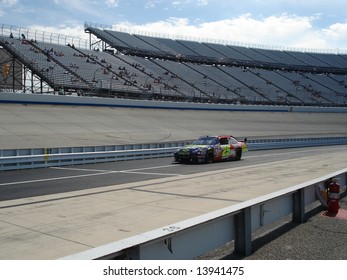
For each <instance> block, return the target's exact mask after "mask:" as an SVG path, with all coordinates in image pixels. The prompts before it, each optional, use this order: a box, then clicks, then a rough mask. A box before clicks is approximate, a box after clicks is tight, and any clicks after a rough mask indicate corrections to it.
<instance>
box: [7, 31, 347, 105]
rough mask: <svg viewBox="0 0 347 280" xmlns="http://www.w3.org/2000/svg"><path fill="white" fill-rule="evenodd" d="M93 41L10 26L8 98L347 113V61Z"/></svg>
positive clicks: (148, 40)
mask: <svg viewBox="0 0 347 280" xmlns="http://www.w3.org/2000/svg"><path fill="white" fill-rule="evenodd" d="M84 31H85V32H86V33H88V34H89V40H83V39H77V38H72V37H66V36H63V35H59V34H46V33H45V32H39V31H30V30H27V29H25V28H18V27H13V26H5V25H2V28H1V34H0V91H3V92H4V91H6V92H9V91H10V92H19V91H20V92H25V93H45V94H64V95H65V94H76V95H79V96H82V95H85V96H97V97H115V98H135V99H155V100H173V101H188V102H209V103H228V104H267V105H293V106H294V105H300V106H302V105H305V106H343V107H345V106H347V102H346V101H347V55H346V54H333V53H319V52H303V51H293V50H290V51H287V50H270V49H261V48H254V47H242V46H236V45H228V44H217V43H205V42H196V41H189V40H176V39H168V38H160V37H151V36H144V35H137V34H131V33H125V32H120V31H115V30H112V29H110V28H99V27H93V26H91V25H86V26H85V30H84Z"/></svg>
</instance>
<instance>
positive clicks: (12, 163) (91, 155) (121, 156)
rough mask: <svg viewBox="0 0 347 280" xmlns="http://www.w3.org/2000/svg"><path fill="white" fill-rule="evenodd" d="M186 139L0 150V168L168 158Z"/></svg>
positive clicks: (256, 146)
mask: <svg viewBox="0 0 347 280" xmlns="http://www.w3.org/2000/svg"><path fill="white" fill-rule="evenodd" d="M190 142H191V141H181V142H172V143H154V144H135V145H115V146H92V147H68V148H42V149H13V150H0V171H6V170H19V169H33V168H46V167H53V166H66V165H77V164H89V163H103V162H115V161H124V160H135V159H151V158H160V157H170V156H173V153H174V151H175V150H176V149H177V148H178V147H181V146H184V145H186V144H189V143H190ZM247 143H248V147H249V150H250V151H255V150H267V149H284V148H295V147H313V146H324V145H346V144H347V137H321V138H292V139H291V138H284V139H259V140H249V141H248V142H247Z"/></svg>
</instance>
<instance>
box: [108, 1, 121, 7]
mask: <svg viewBox="0 0 347 280" xmlns="http://www.w3.org/2000/svg"><path fill="white" fill-rule="evenodd" d="M105 4H106V5H107V6H108V7H118V5H119V0H106V1H105Z"/></svg>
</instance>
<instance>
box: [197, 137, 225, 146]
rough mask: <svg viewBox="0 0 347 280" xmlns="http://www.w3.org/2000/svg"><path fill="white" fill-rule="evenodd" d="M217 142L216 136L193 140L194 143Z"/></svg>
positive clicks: (209, 143)
mask: <svg viewBox="0 0 347 280" xmlns="http://www.w3.org/2000/svg"><path fill="white" fill-rule="evenodd" d="M218 143H219V142H218V138H217V137H203V138H199V139H197V140H195V141H194V142H193V144H194V145H216V144H218Z"/></svg>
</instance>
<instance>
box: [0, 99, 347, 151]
mask: <svg viewBox="0 0 347 280" xmlns="http://www.w3.org/2000/svg"><path fill="white" fill-rule="evenodd" d="M225 133H228V134H232V135H234V136H236V137H249V138H264V137H286V136H294V137H304V136H317V137H319V136H324V135H340V136H345V135H347V117H346V114H344V113H294V112H238V111H237V112H228V111H199V110H197V111H191V110H187V111H185V110H164V109H134V108H116V107H92V106H90V107H88V106H60V105H21V104H0V150H1V149H20V148H52V147H76V146H97V145H118V144H120V145H123V144H137V143H158V142H171V141H182V140H191V139H196V138H197V137H199V136H201V135H213V134H225Z"/></svg>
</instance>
